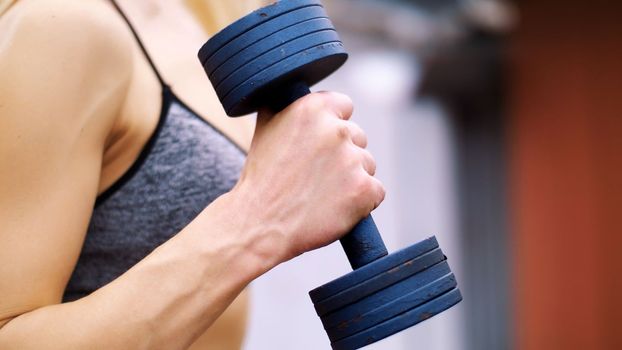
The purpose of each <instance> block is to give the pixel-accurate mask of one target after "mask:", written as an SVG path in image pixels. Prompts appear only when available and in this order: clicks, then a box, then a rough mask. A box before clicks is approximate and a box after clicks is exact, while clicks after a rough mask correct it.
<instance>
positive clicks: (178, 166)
mask: <svg viewBox="0 0 622 350" xmlns="http://www.w3.org/2000/svg"><path fill="white" fill-rule="evenodd" d="M243 163H244V154H243V152H242V151H241V150H240V149H239V148H238V147H237V146H235V145H234V144H233V143H232V142H231V141H230V140H229V139H228V138H227V137H225V136H224V135H222V134H221V133H220V132H219V131H217V130H216V129H214V128H213V127H212V126H211V125H209V124H207V123H206V122H205V121H204V120H203V119H201V118H200V117H198V116H197V115H195V114H193V113H192V112H191V111H189V110H188V109H187V108H186V107H184V106H183V105H181V104H180V103H179V102H173V103H172V104H171V106H170V109H169V113H167V115H166V118H165V119H164V120H163V122H161V124H160V125H159V127H158V129H157V130H156V134H155V135H154V136H153V137H152V139H151V140H150V141H149V143H148V144H147V145H146V146H145V149H144V150H143V153H141V155H140V156H139V159H138V160H137V162H136V163H134V165H133V166H132V168H131V169H130V170H129V171H128V172H127V173H126V174H125V175H124V176H123V177H122V178H121V179H119V180H118V181H117V182H116V183H115V185H114V186H113V187H111V188H110V189H109V190H107V191H106V192H104V193H103V194H102V195H101V196H100V197H99V200H98V203H97V205H96V207H95V209H94V211H93V215H92V218H91V222H90V224H89V228H88V231H87V235H86V239H85V242H84V245H83V249H82V252H81V255H80V258H79V261H78V263H77V265H76V269H75V270H74V273H73V275H72V278H71V280H70V282H69V284H68V286H67V290H66V293H67V295H66V299H74V298H77V297H81V296H83V295H85V294H88V293H89V292H91V291H93V290H95V289H97V288H99V287H101V286H103V285H104V284H106V283H108V282H110V281H112V280H113V279H115V278H116V277H118V276H119V275H121V274H122V273H124V272H125V271H127V270H128V269H129V268H130V267H131V266H133V265H134V264H136V263H137V262H138V261H140V260H142V259H143V258H144V257H145V256H146V255H148V254H149V253H150V252H151V251H153V249H155V248H156V247H157V246H159V245H161V244H162V243H164V242H166V241H167V240H168V239H170V238H171V237H172V236H173V235H174V234H176V233H177V232H179V231H181V230H182V229H183V228H184V227H185V226H186V225H187V224H188V223H189V222H190V221H192V220H193V219H194V218H195V217H196V216H197V215H198V214H199V213H200V212H201V211H202V210H203V209H204V208H205V207H206V206H207V205H209V204H210V203H211V202H212V201H214V200H215V199H216V198H217V197H219V196H220V195H222V194H224V193H225V192H227V191H229V190H230V189H231V188H232V187H233V186H234V185H235V183H236V182H237V179H238V176H239V174H240V171H241V169H242V166H243Z"/></svg>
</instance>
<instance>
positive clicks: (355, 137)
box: [346, 121, 367, 148]
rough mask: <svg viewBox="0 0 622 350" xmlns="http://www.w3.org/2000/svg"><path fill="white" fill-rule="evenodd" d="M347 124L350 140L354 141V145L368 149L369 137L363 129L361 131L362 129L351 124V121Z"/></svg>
mask: <svg viewBox="0 0 622 350" xmlns="http://www.w3.org/2000/svg"><path fill="white" fill-rule="evenodd" d="M346 124H347V127H348V130H349V132H350V138H351V139H352V143H354V144H355V145H357V146H359V147H360V148H366V147H367V135H366V134H365V132H364V131H363V129H361V127H360V126H358V124H356V123H354V122H351V121H347V122H346Z"/></svg>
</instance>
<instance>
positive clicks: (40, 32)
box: [0, 0, 132, 73]
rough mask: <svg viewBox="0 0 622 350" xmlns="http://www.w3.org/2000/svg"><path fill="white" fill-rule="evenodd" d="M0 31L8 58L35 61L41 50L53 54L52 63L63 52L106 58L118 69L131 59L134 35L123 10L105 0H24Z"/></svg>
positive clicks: (1, 52) (1, 53) (0, 47)
mask: <svg viewBox="0 0 622 350" xmlns="http://www.w3.org/2000/svg"><path fill="white" fill-rule="evenodd" d="M0 32H2V33H3V35H2V37H0V62H1V63H4V64H7V63H11V61H10V59H11V58H13V59H15V58H19V59H20V61H22V63H29V62H33V61H36V59H37V58H39V56H46V58H47V59H52V60H53V61H52V62H51V64H53V63H60V62H57V61H58V60H60V58H63V59H64V60H65V62H66V61H69V60H71V59H82V60H84V64H87V63H90V62H89V59H90V60H94V59H98V60H100V61H102V60H105V61H106V62H107V63H108V64H112V67H111V68H117V69H120V68H123V67H127V63H130V62H131V43H132V41H131V37H130V36H129V33H128V31H127V29H126V27H125V26H124V24H123V23H122V20H121V18H119V15H118V14H117V13H116V12H115V11H114V9H112V8H111V6H110V5H109V4H108V3H107V2H104V1H101V0H21V1H18V2H17V3H16V4H15V5H14V6H13V7H12V8H11V9H10V10H9V11H7V12H6V13H5V14H4V15H3V16H2V17H0ZM73 63H78V64H79V63H80V62H73ZM116 63H119V64H118V65H117V64H116ZM121 63H124V64H121ZM120 73H122V72H120Z"/></svg>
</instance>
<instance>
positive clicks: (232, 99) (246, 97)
mask: <svg viewBox="0 0 622 350" xmlns="http://www.w3.org/2000/svg"><path fill="white" fill-rule="evenodd" d="M346 58H347V54H346V52H345V50H344V48H343V44H342V43H341V40H340V39H339V36H338V35H337V32H336V31H335V29H334V27H333V25H332V23H331V22H330V20H329V19H328V17H327V15H326V12H325V10H324V8H323V7H322V5H321V3H320V2H319V1H317V0H288V1H279V2H276V3H274V4H273V5H270V6H267V7H264V8H262V9H259V10H257V11H255V12H253V13H251V14H249V15H247V16H245V17H243V18H242V19H240V20H238V21H237V22H235V23H233V24H231V25H230V26H228V27H227V28H225V29H223V30H222V31H221V32H219V33H218V34H216V35H215V36H214V37H212V38H211V39H210V40H209V41H208V42H207V43H206V44H205V45H204V46H203V47H202V48H201V50H200V51H199V59H200V60H201V63H202V64H203V67H204V69H205V71H206V72H207V75H208V76H209V79H210V80H211V82H212V85H213V86H214V88H215V90H216V93H217V94H218V97H219V99H220V101H221V102H222V104H223V106H224V108H225V111H226V112H227V114H228V115H230V116H240V115H244V114H248V113H251V112H254V111H256V110H257V109H258V108H259V107H261V106H265V104H266V101H267V100H270V98H271V97H272V96H276V95H279V94H280V93H282V91H280V90H279V89H280V88H281V87H283V86H287V85H288V84H287V83H288V82H289V81H296V82H303V83H305V84H306V85H307V86H311V85H313V84H315V83H316V82H318V81H320V80H322V79H323V78H325V77H326V76H328V75H330V74H331V73H332V72H333V71H335V70H336V69H337V68H339V67H340V66H341V65H342V64H343V63H344V62H345V60H346Z"/></svg>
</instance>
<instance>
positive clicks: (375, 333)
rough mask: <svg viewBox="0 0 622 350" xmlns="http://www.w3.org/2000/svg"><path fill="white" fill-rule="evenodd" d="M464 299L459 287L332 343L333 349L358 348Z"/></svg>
mask: <svg viewBox="0 0 622 350" xmlns="http://www.w3.org/2000/svg"><path fill="white" fill-rule="evenodd" d="M461 300H462V295H461V294H460V291H459V290H458V289H457V288H454V289H452V290H451V291H449V292H447V293H445V294H443V295H441V296H439V297H437V298H436V299H434V300H431V301H429V302H427V303H425V304H423V305H420V306H418V307H416V308H414V309H411V310H409V311H407V312H405V313H403V314H401V315H398V316H396V317H394V318H392V319H390V320H387V321H384V322H382V323H380V324H378V325H376V326H373V327H371V328H368V329H366V330H364V331H361V332H359V333H356V334H354V335H351V336H349V337H346V338H343V339H341V340H338V341H336V342H333V343H331V346H332V348H333V350H356V349H359V348H362V347H364V346H367V345H369V344H372V343H375V342H377V341H379V340H382V339H384V338H386V337H388V336H391V335H393V334H395V333H397V332H399V331H402V330H404V329H406V328H409V327H412V326H414V325H416V324H417V323H420V322H422V321H425V320H427V319H429V318H431V317H432V316H435V315H437V314H439V313H441V312H443V311H445V310H447V309H449V308H450V307H452V306H454V305H456V304H457V303H459V302H460V301H461Z"/></svg>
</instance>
